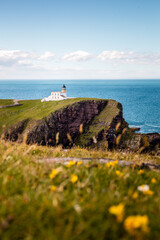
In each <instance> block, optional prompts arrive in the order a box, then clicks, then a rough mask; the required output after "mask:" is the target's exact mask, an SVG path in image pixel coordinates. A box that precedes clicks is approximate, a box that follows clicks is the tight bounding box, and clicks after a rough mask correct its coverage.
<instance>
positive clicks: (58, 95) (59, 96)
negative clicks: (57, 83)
mask: <svg viewBox="0 0 160 240" xmlns="http://www.w3.org/2000/svg"><path fill="white" fill-rule="evenodd" d="M65 99H67V91H66V86H65V85H63V87H62V90H61V92H51V95H50V96H49V97H46V98H43V99H42V100H41V102H48V101H59V100H65Z"/></svg>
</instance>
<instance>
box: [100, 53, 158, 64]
mask: <svg viewBox="0 0 160 240" xmlns="http://www.w3.org/2000/svg"><path fill="white" fill-rule="evenodd" d="M97 58H98V59H100V60H102V61H108V62H117V63H129V64H152V63H154V64H156V63H159V62H160V55H159V54H155V53H152V54H148V53H137V52H133V51H129V52H124V51H103V52H102V53H101V54H99V55H98V56H97Z"/></svg>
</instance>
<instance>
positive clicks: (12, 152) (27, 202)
mask: <svg viewBox="0 0 160 240" xmlns="http://www.w3.org/2000/svg"><path fill="white" fill-rule="evenodd" d="M107 154H108V155H110V157H111V154H112V156H114V154H115V153H110V152H102V151H95V150H93V151H88V150H87V149H79V148H75V149H71V150H70V151H68V152H65V151H63V150H62V149H61V148H60V147H58V148H48V147H42V146H39V147H37V146H35V145H32V146H26V145H24V144H21V145H19V144H16V143H9V142H2V141H1V142H0V189H1V191H0V201H1V204H0V239H2V240H9V239H14V240H18V239H26V240H28V239H29V240H34V239H38V240H41V239H42V240H44V239H45V240H54V239H55V240H58V239H61V240H71V239H72V240H77V239H79V240H80V239H83V240H88V239H92V240H97V239H101V240H102V239H112V240H117V239H123V240H124V239H141V240H143V239H145V240H147V239H151V240H152V239H157V240H158V239H160V238H159V233H160V225H159V222H160V205H159V200H160V190H159V181H160V175H159V172H155V171H147V170H145V171H144V173H142V174H139V173H138V171H139V170H138V169H135V168H128V167H120V166H116V167H113V168H107V166H106V165H101V164H95V165H93V164H92V163H88V164H81V165H79V166H77V165H74V166H72V167H70V168H67V167H66V166H64V165H61V164H46V163H45V161H44V162H42V163H38V162H36V159H39V158H43V157H51V156H55V155H56V156H83V157H85V156H86V157H87V156H92V157H93V156H97V157H104V156H107ZM122 156H123V155H122ZM142 156H143V155H137V154H135V155H133V154H132V155H129V154H128V157H129V158H130V159H132V160H134V159H135V160H139V158H143V157H142ZM116 157H118V155H116ZM119 157H120V156H119ZM119 157H118V159H119ZM149 157H150V158H151V156H149ZM144 158H148V157H147V155H144ZM153 159H154V158H153ZM59 167H60V168H59ZM53 168H56V169H59V171H60V172H59V174H58V175H56V177H55V178H54V179H50V178H49V174H50V173H51V171H52V169H53ZM116 170H119V171H120V172H122V173H123V176H121V177H120V176H117V175H116ZM72 174H75V175H76V176H78V181H77V182H76V183H72V182H71V176H72ZM152 178H155V179H156V183H152ZM141 184H148V185H149V186H150V189H151V190H152V191H153V192H154V194H153V195H151V196H149V195H144V194H143V193H141V192H139V193H138V197H137V198H136V199H133V193H135V192H137V187H138V186H139V185H141ZM51 185H55V186H56V190H55V191H52V190H51V189H50V187H51ZM119 203H123V204H124V216H123V217H122V222H117V220H116V217H115V216H114V215H111V214H110V213H109V207H110V206H112V205H117V204H119ZM132 215H147V217H148V219H149V224H148V225H149V232H148V233H146V234H145V233H144V232H143V231H142V230H141V229H139V230H137V232H136V235H135V236H134V237H133V236H131V235H130V234H129V233H128V232H127V231H126V230H125V227H124V221H125V219H126V218H127V217H128V216H132ZM155 216H156V217H155Z"/></svg>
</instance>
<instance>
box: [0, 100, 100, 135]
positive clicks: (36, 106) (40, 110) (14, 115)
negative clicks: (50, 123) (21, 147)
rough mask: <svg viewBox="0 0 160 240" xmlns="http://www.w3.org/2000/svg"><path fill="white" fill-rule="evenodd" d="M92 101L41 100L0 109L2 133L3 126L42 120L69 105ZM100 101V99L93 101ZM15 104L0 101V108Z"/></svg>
mask: <svg viewBox="0 0 160 240" xmlns="http://www.w3.org/2000/svg"><path fill="white" fill-rule="evenodd" d="M89 99H90V100H91V98H74V99H67V100H65V101H54V102H43V103H42V102H41V101H40V100H23V101H19V103H20V104H23V105H22V106H18V107H17V106H15V107H11V108H3V109H0V133H1V132H2V128H3V125H5V126H6V127H8V126H11V125H13V124H16V123H17V122H19V121H22V120H24V119H30V120H40V119H42V118H44V117H47V116H48V115H50V114H51V113H53V112H55V111H57V110H59V109H63V108H65V107H66V106H68V105H71V104H74V103H76V102H79V101H86V100H89ZM92 100H95V101H96V100H98V99H92ZM11 103H12V104H13V101H12V100H0V106H3V105H9V104H11Z"/></svg>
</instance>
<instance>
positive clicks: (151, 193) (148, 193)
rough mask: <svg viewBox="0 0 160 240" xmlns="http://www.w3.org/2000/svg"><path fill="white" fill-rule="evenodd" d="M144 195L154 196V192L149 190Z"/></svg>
mask: <svg viewBox="0 0 160 240" xmlns="http://www.w3.org/2000/svg"><path fill="white" fill-rule="evenodd" d="M143 194H145V195H153V194H154V192H153V191H151V190H148V191H144V192H143Z"/></svg>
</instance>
